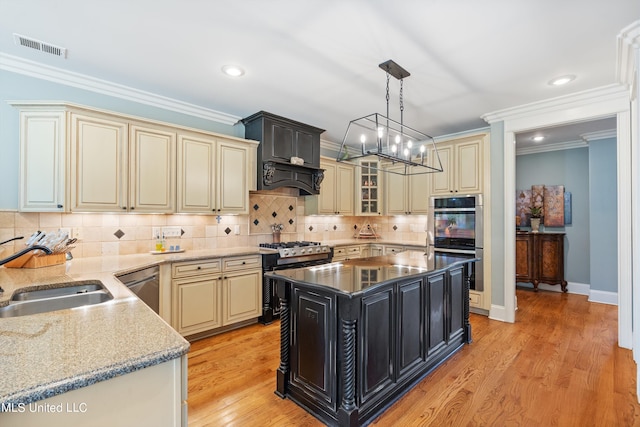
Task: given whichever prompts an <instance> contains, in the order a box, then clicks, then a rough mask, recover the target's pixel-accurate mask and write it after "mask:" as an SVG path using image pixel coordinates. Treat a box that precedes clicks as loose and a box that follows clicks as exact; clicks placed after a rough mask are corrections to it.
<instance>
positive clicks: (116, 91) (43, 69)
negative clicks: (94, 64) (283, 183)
mask: <svg viewBox="0 0 640 427" xmlns="http://www.w3.org/2000/svg"><path fill="white" fill-rule="evenodd" d="M0 69H2V70H6V71H10V72H12V73H17V74H23V75H26V76H30V77H34V78H37V79H42V80H48V81H51V82H54V83H59V84H63V85H67V86H72V87H76V88H79V89H84V90H88V91H91V92H96V93H101V94H103V95H108V96H113V97H115V98H120V99H126V100H128V101H132V102H137V103H140V104H144V105H150V106H152V107H157V108H162V109H165V110H169V111H175V112H176V113H181V114H186V115H189V116H193V117H200V118H202V119H206V120H211V121H214V122H218V123H222V124H225V125H231V126H233V125H235V124H236V123H237V122H238V121H239V120H240V119H241V117H237V116H233V115H231V114H227V113H222V112H220V111H216V110H212V109H209V108H205V107H201V106H199V105H195V104H190V103H188V102H183V101H179V100H177V99H173V98H168V97H165V96H162V95H157V94H154V93H151V92H145V91H142V90H139V89H135V88H132V87H129V86H124V85H120V84H117V83H113V82H109V81H107V80H101V79H98V78H95V77H91V76H87V75H85V74H80V73H74V72H71V71H67V70H63V69H62V68H57V67H52V66H50V65H45V64H41V63H39V62H35V61H30V60H27V59H24V58H19V57H17V56H12V55H7V54H6V53H1V52H0Z"/></svg>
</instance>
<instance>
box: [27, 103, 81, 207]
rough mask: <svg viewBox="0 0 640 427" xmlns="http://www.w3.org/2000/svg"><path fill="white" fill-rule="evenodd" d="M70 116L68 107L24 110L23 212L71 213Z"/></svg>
mask: <svg viewBox="0 0 640 427" xmlns="http://www.w3.org/2000/svg"><path fill="white" fill-rule="evenodd" d="M66 120H67V113H66V111H65V109H64V108H58V109H52V108H49V107H47V108H46V109H42V107H30V108H24V109H21V111H20V168H19V169H20V184H19V193H18V203H19V209H20V210H21V211H24V212H29V211H32V212H64V211H65V210H68V208H69V207H68V201H67V196H68V192H67V191H66V188H65V184H66V178H65V172H66V164H67V143H66V142H67V124H66Z"/></svg>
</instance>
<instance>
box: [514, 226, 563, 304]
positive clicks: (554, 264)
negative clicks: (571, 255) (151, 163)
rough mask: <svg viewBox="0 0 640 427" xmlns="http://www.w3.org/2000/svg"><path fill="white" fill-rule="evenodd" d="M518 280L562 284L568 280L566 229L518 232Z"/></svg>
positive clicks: (535, 286)
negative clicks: (565, 253) (559, 231)
mask: <svg viewBox="0 0 640 427" xmlns="http://www.w3.org/2000/svg"><path fill="white" fill-rule="evenodd" d="M516 282H523V283H533V288H534V290H535V291H536V292H537V291H538V284H539V283H548V284H550V285H560V286H561V287H562V292H567V281H566V280H564V233H530V232H517V233H516Z"/></svg>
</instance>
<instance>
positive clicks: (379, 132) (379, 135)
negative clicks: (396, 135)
mask: <svg viewBox="0 0 640 427" xmlns="http://www.w3.org/2000/svg"><path fill="white" fill-rule="evenodd" d="M382 135H384V128H383V127H379V128H378V138H380V139H382Z"/></svg>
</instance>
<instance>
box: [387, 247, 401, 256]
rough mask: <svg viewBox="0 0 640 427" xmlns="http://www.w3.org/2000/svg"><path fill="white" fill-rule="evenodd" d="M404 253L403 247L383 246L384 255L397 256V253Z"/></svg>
mask: <svg viewBox="0 0 640 427" xmlns="http://www.w3.org/2000/svg"><path fill="white" fill-rule="evenodd" d="M402 251H404V247H402V246H385V247H384V254H385V255H389V254H397V253H399V252H402Z"/></svg>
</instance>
